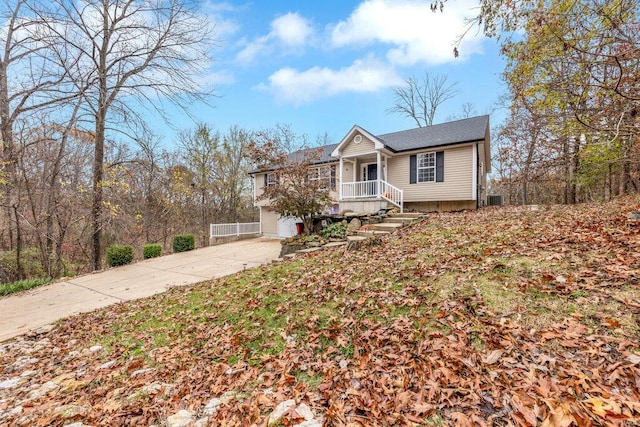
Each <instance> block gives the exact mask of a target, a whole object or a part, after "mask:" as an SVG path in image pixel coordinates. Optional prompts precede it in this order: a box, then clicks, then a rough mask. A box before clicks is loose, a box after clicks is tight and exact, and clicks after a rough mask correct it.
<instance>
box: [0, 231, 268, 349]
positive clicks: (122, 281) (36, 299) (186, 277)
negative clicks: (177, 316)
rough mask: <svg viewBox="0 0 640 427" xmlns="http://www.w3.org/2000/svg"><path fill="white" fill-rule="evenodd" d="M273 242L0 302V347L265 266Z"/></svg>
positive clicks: (107, 274)
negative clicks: (109, 309)
mask: <svg viewBox="0 0 640 427" xmlns="http://www.w3.org/2000/svg"><path fill="white" fill-rule="evenodd" d="M279 254H280V241H279V240H277V239H267V238H258V239H249V240H240V241H237V242H232V243H225V244H222V245H218V246H209V247H206V248H202V249H196V250H194V251H189V252H182V253H178V254H171V255H166V256H162V257H159V258H153V259H148V260H145V261H142V262H138V263H136V264H131V265H127V266H124V267H118V268H112V269H108V270H105V271H101V272H98V273H93V274H88V275H85V276H78V277H73V278H70V279H68V280H65V281H60V282H56V283H52V284H50V285H46V286H42V287H39V288H35V289H31V290H29V291H26V292H23V293H19V294H15V295H9V296H7V297H4V298H0V342H1V341H5V340H7V339H9V338H13V337H15V336H18V335H21V334H23V333H25V332H27V331H29V330H32V329H36V328H39V327H41V326H44V325H47V324H50V323H53V322H55V321H56V320H59V319H62V318H65V317H68V316H70V315H72V314H77V313H83V312H87V311H92V310H95V309H97V308H101V307H105V306H108V305H111V304H114V303H117V302H122V301H129V300H134V299H138V298H144V297H148V296H151V295H154V294H157V293H161V292H164V291H166V290H167V289H169V288H170V287H173V286H182V285H188V284H192V283H197V282H201V281H203V280H208V279H212V278H215V277H222V276H226V275H229V274H232V273H235V272H237V271H241V270H243V269H244V268H252V267H257V266H259V265H262V264H266V263H269V262H271V261H272V260H273V259H276V258H278V255H279Z"/></svg>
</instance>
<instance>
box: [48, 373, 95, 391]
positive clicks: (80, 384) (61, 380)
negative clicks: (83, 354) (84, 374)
mask: <svg viewBox="0 0 640 427" xmlns="http://www.w3.org/2000/svg"><path fill="white" fill-rule="evenodd" d="M51 381H53V382H54V383H56V384H57V385H59V386H60V390H61V391H62V392H63V393H71V392H74V391H76V390H80V389H81V388H84V387H85V386H86V385H87V384H89V383H88V382H87V381H78V380H76V374H75V373H66V374H62V375H58V376H57V377H55V378H54V379H53V380H51Z"/></svg>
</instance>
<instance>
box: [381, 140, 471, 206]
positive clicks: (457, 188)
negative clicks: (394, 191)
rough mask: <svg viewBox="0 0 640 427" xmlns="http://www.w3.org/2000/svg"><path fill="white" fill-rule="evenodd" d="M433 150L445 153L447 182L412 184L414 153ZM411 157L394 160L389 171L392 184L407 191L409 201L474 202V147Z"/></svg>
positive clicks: (389, 166) (455, 148) (389, 180)
mask: <svg viewBox="0 0 640 427" xmlns="http://www.w3.org/2000/svg"><path fill="white" fill-rule="evenodd" d="M432 151H444V182H422V183H416V184H409V156H410V154H418V153H421V152H422V153H426V152H432ZM410 154H406V155H401V156H397V157H392V158H390V159H389V163H388V169H389V170H388V172H387V175H388V182H389V183H390V184H392V185H394V186H396V187H398V188H400V189H402V190H404V201H405V202H418V201H445V200H472V197H473V196H472V191H471V182H472V181H473V178H472V161H473V148H472V145H467V146H462V147H454V148H448V149H444V150H425V151H416V152H412V153H410Z"/></svg>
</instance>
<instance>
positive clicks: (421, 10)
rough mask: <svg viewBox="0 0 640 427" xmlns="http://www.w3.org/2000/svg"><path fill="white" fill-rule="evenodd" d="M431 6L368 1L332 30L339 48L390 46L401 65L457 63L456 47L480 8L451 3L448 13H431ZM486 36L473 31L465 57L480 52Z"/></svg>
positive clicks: (406, 0) (468, 0) (408, 0)
mask: <svg viewBox="0 0 640 427" xmlns="http://www.w3.org/2000/svg"><path fill="white" fill-rule="evenodd" d="M430 4H431V2H426V1H414V0H366V1H364V2H362V3H361V4H360V5H359V6H358V7H357V8H356V9H355V10H354V11H353V13H352V14H351V16H349V18H348V19H347V20H345V21H340V22H339V23H337V24H336V25H335V26H333V27H332V28H331V42H332V45H333V46H335V47H346V46H356V47H357V46H366V45H371V44H375V43H383V44H388V45H390V48H389V50H388V51H387V59H388V60H389V61H390V62H391V63H393V64H396V65H402V66H409V65H414V64H417V63H426V64H430V65H437V64H443V63H446V62H450V61H453V60H454V57H453V54H452V50H453V43H454V42H455V41H456V40H457V38H458V37H459V36H460V35H461V34H462V33H463V32H464V30H465V23H464V21H465V18H468V17H470V16H472V15H473V11H472V10H471V9H472V8H473V7H474V6H475V7H477V2H474V1H473V0H459V1H455V2H447V3H446V4H445V7H444V12H443V13H440V12H435V13H434V12H432V11H431V8H430ZM481 42H482V37H481V36H480V35H476V34H475V33H469V34H467V36H466V37H465V39H464V40H463V43H462V45H461V49H460V51H461V57H462V58H463V59H464V58H465V57H467V56H469V55H471V54H473V53H480V52H481V51H482V45H481Z"/></svg>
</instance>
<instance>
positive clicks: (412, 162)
mask: <svg viewBox="0 0 640 427" xmlns="http://www.w3.org/2000/svg"><path fill="white" fill-rule="evenodd" d="M417 176H418V161H417V158H416V155H415V154H414V155H412V156H409V184H415V183H416V178H417Z"/></svg>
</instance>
